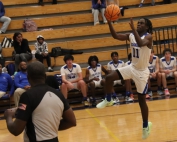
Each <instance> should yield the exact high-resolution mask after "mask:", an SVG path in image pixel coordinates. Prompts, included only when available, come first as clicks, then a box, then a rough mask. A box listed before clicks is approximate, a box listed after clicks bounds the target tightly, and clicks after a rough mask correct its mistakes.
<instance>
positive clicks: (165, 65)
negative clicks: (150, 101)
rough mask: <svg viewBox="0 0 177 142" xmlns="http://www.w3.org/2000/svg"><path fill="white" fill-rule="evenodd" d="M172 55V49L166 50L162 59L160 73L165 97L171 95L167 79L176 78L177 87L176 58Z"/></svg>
mask: <svg viewBox="0 0 177 142" xmlns="http://www.w3.org/2000/svg"><path fill="white" fill-rule="evenodd" d="M171 54H172V51H171V49H170V48H167V49H164V51H163V55H164V57H162V58H161V59H160V72H161V74H162V85H163V88H164V94H165V95H170V93H169V91H168V88H167V81H166V78H169V77H174V78H175V83H176V86H177V71H176V57H174V56H171Z"/></svg>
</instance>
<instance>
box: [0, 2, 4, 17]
mask: <svg viewBox="0 0 177 142" xmlns="http://www.w3.org/2000/svg"><path fill="white" fill-rule="evenodd" d="M0 5H1V13H0V17H2V16H4V15H5V9H4V5H3V3H2V2H1V3H0Z"/></svg>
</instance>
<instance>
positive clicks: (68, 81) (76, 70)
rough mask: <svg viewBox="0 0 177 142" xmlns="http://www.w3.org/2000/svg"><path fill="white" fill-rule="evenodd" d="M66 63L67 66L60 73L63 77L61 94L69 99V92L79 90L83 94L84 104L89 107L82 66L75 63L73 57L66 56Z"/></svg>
mask: <svg viewBox="0 0 177 142" xmlns="http://www.w3.org/2000/svg"><path fill="white" fill-rule="evenodd" d="M63 60H64V62H65V63H66V65H64V66H62V67H61V69H60V73H61V76H62V85H61V92H62V94H63V95H64V97H65V98H66V99H67V96H68V91H70V90H72V89H77V90H80V91H81V92H82V95H83V102H84V105H85V106H88V105H89V103H88V101H87V88H86V84H85V82H84V81H83V77H82V70H81V67H80V65H78V64H75V63H73V60H74V57H73V56H72V55H69V54H68V55H65V56H64V59H63Z"/></svg>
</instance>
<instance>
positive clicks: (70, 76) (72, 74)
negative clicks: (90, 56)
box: [60, 63, 82, 81]
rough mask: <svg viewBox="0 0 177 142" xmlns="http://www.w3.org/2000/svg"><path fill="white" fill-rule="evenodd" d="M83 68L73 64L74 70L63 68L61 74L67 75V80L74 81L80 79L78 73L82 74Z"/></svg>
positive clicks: (65, 66)
mask: <svg viewBox="0 0 177 142" xmlns="http://www.w3.org/2000/svg"><path fill="white" fill-rule="evenodd" d="M81 72H82V70H81V67H80V65H78V64H75V63H73V67H72V69H69V68H68V67H67V65H64V66H62V67H61V70H60V73H61V75H62V76H63V75H65V77H66V80H68V81H72V80H75V79H77V78H78V73H81Z"/></svg>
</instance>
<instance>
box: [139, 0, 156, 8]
mask: <svg viewBox="0 0 177 142" xmlns="http://www.w3.org/2000/svg"><path fill="white" fill-rule="evenodd" d="M143 3H144V0H141V3H140V5H139V7H142V6H143ZM151 5H152V6H154V5H155V0H152V2H151Z"/></svg>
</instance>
